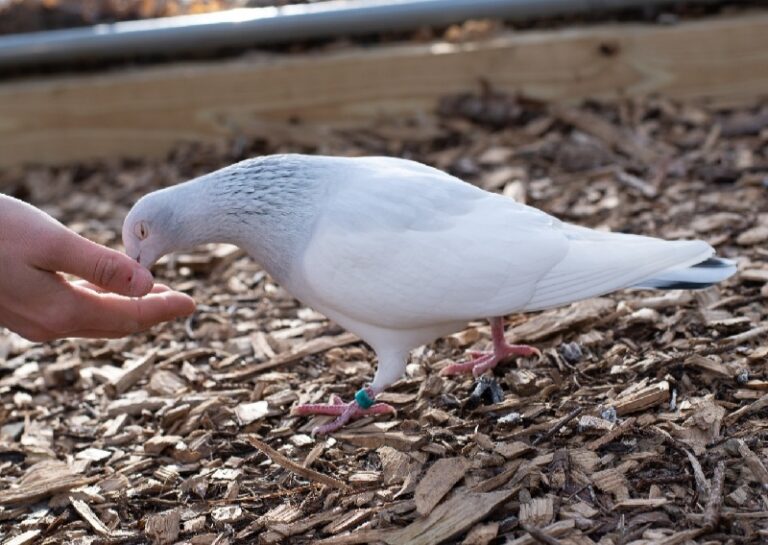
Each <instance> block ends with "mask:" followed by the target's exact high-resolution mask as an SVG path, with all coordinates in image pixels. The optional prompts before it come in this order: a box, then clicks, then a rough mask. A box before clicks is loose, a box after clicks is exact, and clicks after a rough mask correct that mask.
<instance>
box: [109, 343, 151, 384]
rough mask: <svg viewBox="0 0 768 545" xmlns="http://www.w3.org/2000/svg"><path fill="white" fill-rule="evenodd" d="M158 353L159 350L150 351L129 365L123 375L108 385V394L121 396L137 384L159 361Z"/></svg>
mask: <svg viewBox="0 0 768 545" xmlns="http://www.w3.org/2000/svg"><path fill="white" fill-rule="evenodd" d="M158 352H159V349H154V350H150V351H149V352H148V353H147V354H146V355H145V356H144V357H142V358H140V359H138V360H137V361H135V362H130V363H127V364H126V365H125V370H124V371H123V372H122V374H121V375H120V376H119V377H115V378H114V379H112V380H111V381H110V382H109V383H107V385H106V388H107V392H109V394H110V395H112V396H115V395H120V394H122V393H123V392H125V391H127V390H128V389H129V388H130V387H131V386H133V385H134V384H136V383H137V382H138V381H139V379H141V378H142V377H143V376H144V375H145V374H147V373H148V372H149V370H150V369H151V368H152V365H153V364H154V363H155V361H157V354H158Z"/></svg>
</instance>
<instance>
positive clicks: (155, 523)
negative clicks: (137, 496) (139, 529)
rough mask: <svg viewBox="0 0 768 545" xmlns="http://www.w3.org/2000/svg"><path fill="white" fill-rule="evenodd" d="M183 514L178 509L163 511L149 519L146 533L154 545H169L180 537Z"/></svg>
mask: <svg viewBox="0 0 768 545" xmlns="http://www.w3.org/2000/svg"><path fill="white" fill-rule="evenodd" d="M180 522H181V514H180V512H179V510H178V509H171V510H169V511H163V512H162V513H157V514H156V515H151V516H149V517H148V518H147V521H146V523H145V524H144V533H145V534H146V535H147V537H148V538H149V539H150V540H151V541H152V543H153V544H154V545H167V544H168V543H173V542H174V541H176V540H177V539H178V537H179V530H180V527H179V525H180Z"/></svg>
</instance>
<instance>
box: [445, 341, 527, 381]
mask: <svg viewBox="0 0 768 545" xmlns="http://www.w3.org/2000/svg"><path fill="white" fill-rule="evenodd" d="M468 354H469V356H470V357H471V358H472V361H468V362H466V363H454V364H453V365H449V366H447V367H443V369H442V370H441V371H440V374H441V375H459V374H462V373H469V372H470V371H471V372H472V374H473V375H474V376H476V377H479V376H480V375H482V374H483V373H485V372H486V371H487V370H488V369H493V368H494V367H496V366H497V365H498V364H499V363H501V362H502V361H504V360H507V359H509V358H513V357H523V358H525V357H528V356H538V357H541V351H540V350H539V349H538V348H535V347H533V346H528V345H525V344H507V343H504V344H503V345H502V346H497V347H494V350H493V352H476V351H470V352H468Z"/></svg>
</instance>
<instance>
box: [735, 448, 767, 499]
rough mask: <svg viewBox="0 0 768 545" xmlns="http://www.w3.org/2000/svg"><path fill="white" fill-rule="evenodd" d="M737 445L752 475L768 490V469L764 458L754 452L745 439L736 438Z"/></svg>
mask: <svg viewBox="0 0 768 545" xmlns="http://www.w3.org/2000/svg"><path fill="white" fill-rule="evenodd" d="M735 441H736V445H737V446H738V449H739V454H741V457H742V458H744V461H745V462H746V464H747V467H748V468H749V470H750V471H751V472H752V475H754V476H755V478H756V479H757V480H758V481H759V482H760V484H762V485H763V488H764V489H766V490H768V469H766V468H765V465H764V464H763V462H762V460H760V458H758V457H757V455H756V454H755V453H754V452H752V449H750V448H749V447H748V446H747V444H746V443H745V442H744V440H743V439H736V440H735Z"/></svg>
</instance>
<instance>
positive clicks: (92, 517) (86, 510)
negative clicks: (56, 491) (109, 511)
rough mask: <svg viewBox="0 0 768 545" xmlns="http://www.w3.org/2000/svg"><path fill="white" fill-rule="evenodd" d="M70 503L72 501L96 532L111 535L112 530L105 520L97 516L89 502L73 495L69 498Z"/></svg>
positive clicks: (73, 505)
mask: <svg viewBox="0 0 768 545" xmlns="http://www.w3.org/2000/svg"><path fill="white" fill-rule="evenodd" d="M69 503H71V504H72V507H74V508H75V511H77V512H78V514H79V515H80V516H81V517H83V520H84V521H85V522H87V523H88V525H89V526H90V527H91V528H93V531H94V532H96V533H97V534H99V535H102V536H108V537H111V534H112V532H111V530H110V529H109V528H107V526H106V525H105V524H104V523H103V522H101V519H99V517H97V516H96V513H94V512H93V510H92V509H91V508H90V506H89V505H88V504H87V503H85V502H84V501H82V500H78V499H76V498H73V497H71V496H70V498H69Z"/></svg>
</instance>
